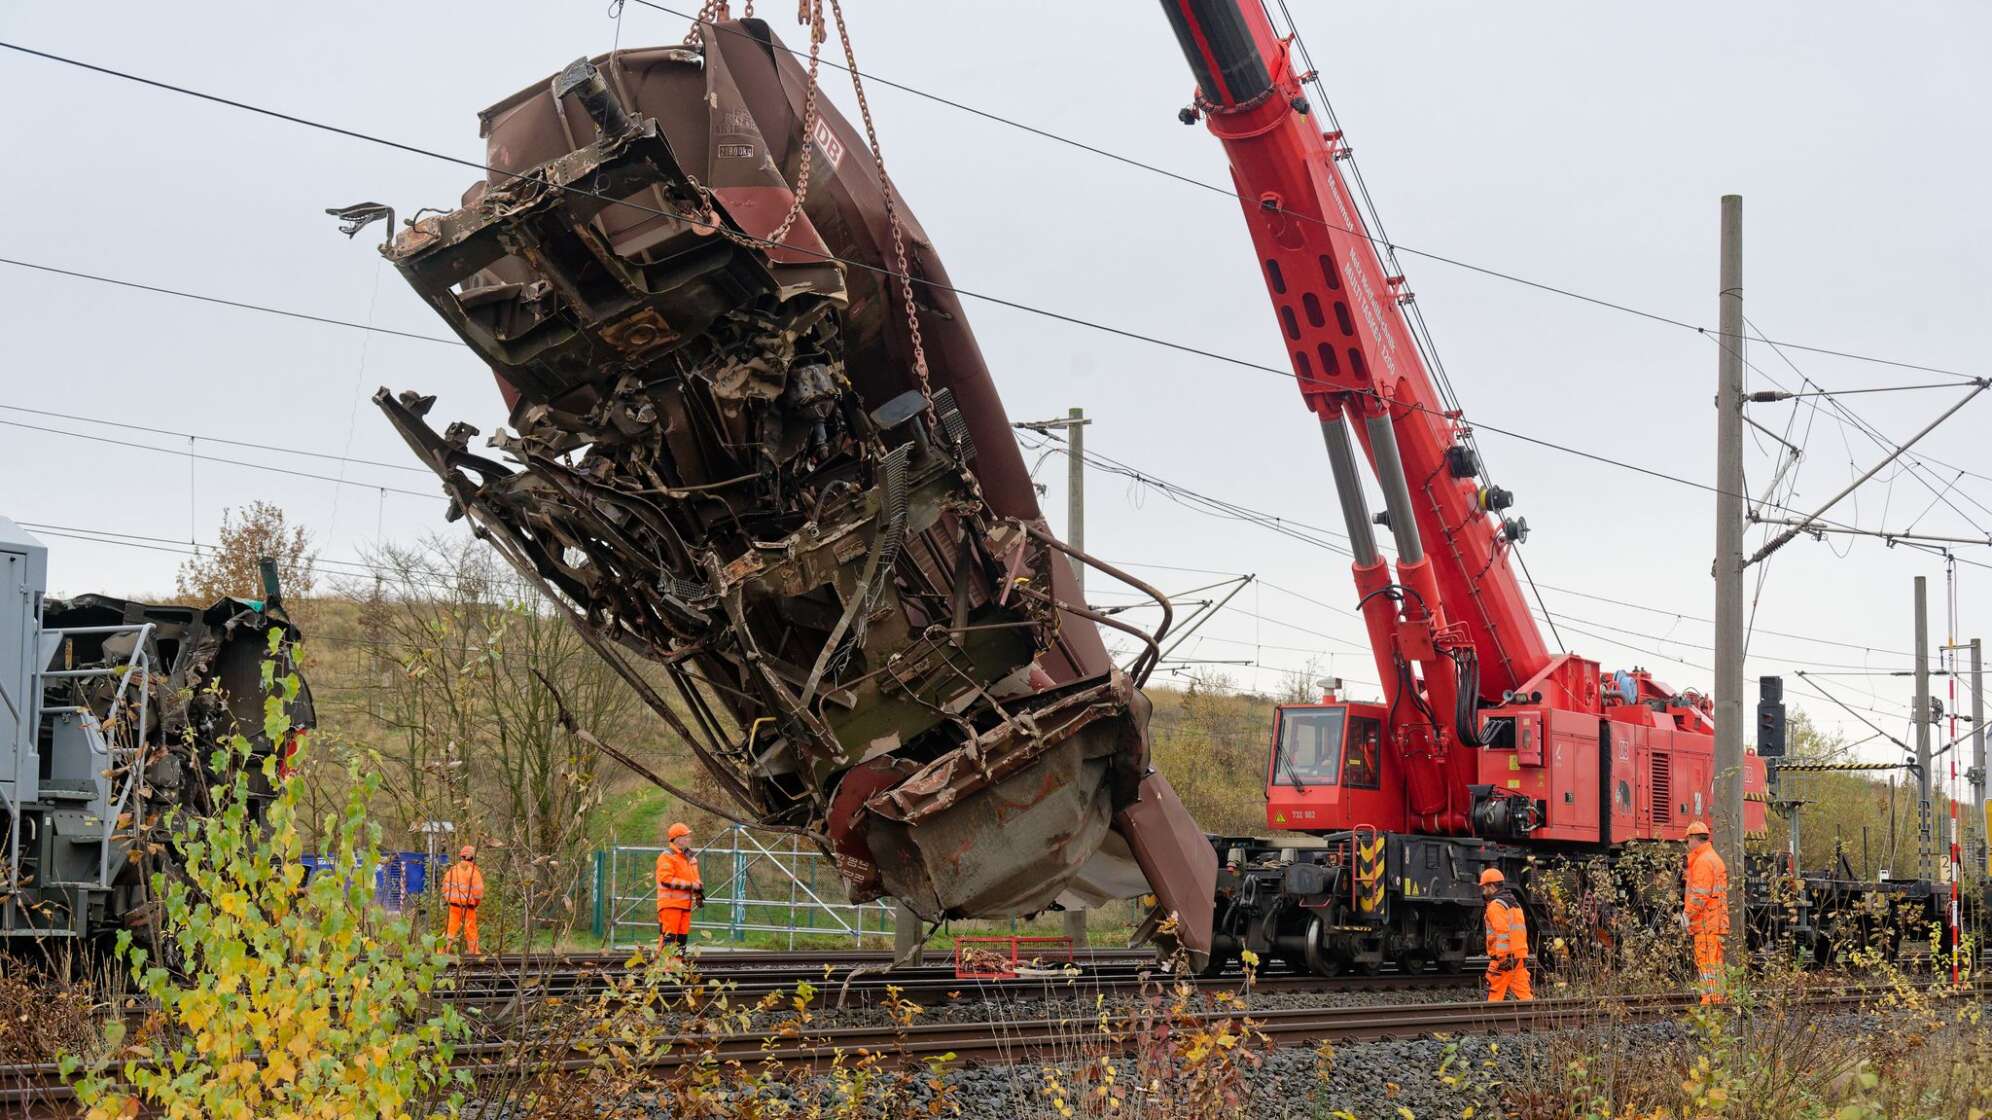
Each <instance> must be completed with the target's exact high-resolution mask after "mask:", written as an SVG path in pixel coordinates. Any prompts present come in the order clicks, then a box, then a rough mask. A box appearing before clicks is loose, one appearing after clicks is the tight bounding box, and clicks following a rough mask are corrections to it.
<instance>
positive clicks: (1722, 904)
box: [1684, 844, 1729, 933]
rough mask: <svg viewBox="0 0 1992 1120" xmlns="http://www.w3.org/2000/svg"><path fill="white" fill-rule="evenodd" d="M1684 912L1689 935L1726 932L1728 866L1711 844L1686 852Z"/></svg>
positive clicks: (1727, 922)
mask: <svg viewBox="0 0 1992 1120" xmlns="http://www.w3.org/2000/svg"><path fill="white" fill-rule="evenodd" d="M1684 909H1686V911H1687V914H1688V932H1689V933H1728V932H1729V867H1728V866H1727V865H1726V864H1724V863H1723V862H1722V857H1721V856H1719V855H1716V854H1715V845H1714V844H1703V845H1702V846H1701V847H1700V848H1698V849H1696V850H1695V851H1693V852H1690V853H1688V894H1687V899H1686V902H1685V906H1684Z"/></svg>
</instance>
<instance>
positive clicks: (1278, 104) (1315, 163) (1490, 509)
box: [1163, 0, 1552, 739]
mask: <svg viewBox="0 0 1992 1120" xmlns="http://www.w3.org/2000/svg"><path fill="white" fill-rule="evenodd" d="M1163 8H1164V10H1165V11H1166V12H1167V14H1168V17H1169V20H1170V23H1171V24H1172V25H1173V27H1174V29H1175V32H1176V38H1177V41H1178V43H1179V44H1180V45H1181V47H1182V49H1183V54H1184V56H1185V57H1186V58H1187V59H1188V61H1189V64H1190V69H1191V70H1192V72H1193V73H1194V74H1195V76H1196V80H1197V84H1198V87H1199V88H1198V93H1197V98H1196V103H1195V105H1194V107H1193V108H1191V109H1186V110H1185V111H1184V114H1183V115H1184V119H1185V121H1186V122H1188V121H1193V120H1195V119H1197V118H1198V117H1202V118H1204V119H1206V120H1208V122H1209V127H1210V131H1211V133H1212V134H1213V135H1215V136H1216V137H1217V138H1218V139H1219V140H1221V141H1222V142H1223V144H1224V148H1225V152H1226V154H1227V155H1228V156H1229V158H1230V163H1231V174H1232V180H1233V182H1234V183H1235V184H1236V188H1237V194H1238V198H1239V202H1240V204H1241V205H1242V207H1243V209H1244V213H1245V221H1246V224H1247V226H1248V227H1250V229H1251V233H1252V241H1253V244H1254V246H1255V247H1256V248H1257V249H1258V253H1259V260H1260V264H1261V269H1262V274H1263V279H1264V280H1265V283H1266V287H1267V291H1268V293H1269V294H1270V295H1271V297H1272V301H1273V306H1274V309H1275V312H1276V313H1277V315H1278V318H1279V325H1280V331H1281V335H1282V337H1283V341H1284V342H1285V344H1286V350H1287V356H1288V359H1289V360H1290V361H1291V362H1292V365H1293V371H1294V376H1295V378H1296V379H1297V381H1298V383H1299V386H1300V392H1301V397H1302V398H1303V400H1304V401H1305V402H1306V404H1307V407H1308V408H1309V409H1311V410H1312V411H1313V412H1314V414H1315V415H1316V416H1317V417H1318V418H1319V419H1320V423H1321V427H1322V433H1323V437H1324V439H1325V440H1326V442H1327V445H1328V451H1329V463H1330V466H1331V468H1332V469H1333V472H1334V477H1335V488H1336V491H1337V493H1338V495H1339V496H1340V500H1341V508H1342V513H1343V517H1344V520H1345V522H1346V523H1347V526H1348V533H1349V541H1350V547H1351V551H1352V552H1353V553H1354V558H1355V577H1356V584H1357V588H1358V590H1359V592H1360V594H1361V595H1362V597H1363V604H1364V606H1363V613H1364V618H1365V621H1366V625H1367V626H1368V628H1369V631H1370V640H1371V647H1372V651H1373V653H1374V655H1375V657H1376V660H1377V667H1378V670H1379V672H1380V673H1381V674H1382V676H1381V678H1380V679H1381V680H1382V681H1384V682H1385V687H1386V693H1387V699H1388V700H1390V701H1392V702H1397V701H1400V700H1401V701H1403V702H1405V703H1409V702H1411V700H1412V699H1413V698H1411V697H1408V696H1400V695H1399V694H1398V693H1399V691H1400V690H1401V689H1405V688H1409V687H1411V686H1410V684H1409V683H1408V682H1407V681H1405V678H1406V676H1407V674H1406V673H1405V672H1404V671H1403V668H1402V666H1404V665H1405V664H1406V663H1417V664H1419V665H1420V666H1421V667H1422V669H1423V670H1424V675H1423V679H1424V684H1425V695H1424V698H1423V699H1424V701H1425V702H1426V703H1429V704H1430V705H1431V706H1432V707H1433V708H1434V709H1435V710H1436V711H1437V712H1439V713H1446V712H1448V711H1449V710H1450V709H1451V708H1453V707H1456V706H1459V705H1460V704H1461V702H1462V701H1464V702H1465V703H1466V704H1468V705H1470V704H1472V703H1473V702H1474V701H1476V700H1479V701H1486V702H1489V703H1498V702H1500V700H1501V699H1502V697H1503V696H1504V695H1505V694H1506V693H1507V692H1508V691H1509V690H1512V689H1516V688H1519V687H1520V686H1521V685H1522V684H1523V683H1525V682H1526V681H1528V680H1530V679H1531V678H1533V677H1534V676H1536V675H1537V674H1538V673H1540V672H1541V671H1542V670H1543V669H1544V668H1545V667H1546V666H1547V665H1548V664H1549V663H1550V661H1551V659H1552V654H1551V653H1550V651H1549V649H1548V647H1547V646H1546V645H1545V644H1544V642H1543V638H1542V634H1541V632H1540V631H1539V630H1538V629H1537V626H1536V622H1535V619H1534V618H1533V617H1532V616H1531V615H1530V613H1529V608H1528V600H1527V598H1526V597H1525V595H1524V593H1523V590H1522V587H1521V585H1520V584H1519V583H1518V582H1517V580H1516V578H1515V574H1514V572H1513V570H1512V569H1511V567H1510V559H1511V551H1512V545H1513V544H1514V543H1515V541H1516V540H1518V539H1519V538H1520V537H1521V535H1522V534H1523V533H1524V532H1525V531H1526V529H1525V526H1524V525H1523V523H1521V522H1519V521H1509V520H1506V519H1504V518H1501V517H1499V516H1497V515H1498V514H1499V513H1500V511H1501V510H1502V509H1505V508H1506V507H1507V505H1508V503H1509V501H1510V500H1511V499H1510V496H1509V495H1508V494H1507V493H1506V492H1505V491H1502V490H1500V489H1498V488H1495V487H1491V486H1488V485H1486V484H1484V483H1482V482H1481V481H1480V477H1479V476H1480V470H1479V463H1478V462H1477V460H1476V455H1475V452H1474V451H1473V448H1472V446H1471V445H1470V443H1468V442H1467V441H1466V440H1465V439H1464V438H1463V436H1464V435H1465V434H1466V431H1465V426H1464V425H1463V423H1462V421H1461V419H1460V418H1459V416H1458V415H1456V414H1455V413H1453V412H1451V411H1449V410H1448V409H1447V408H1446V407H1445V405H1444V403H1443V398H1442V397H1441V396H1440V394H1439V392H1438V388H1437V386H1436V385H1435V384H1434V382H1433V379H1432V376H1431V373H1430V371H1429V370H1428V369H1427V368H1426V365H1425V363H1424V361H1423V359H1422V358H1421V356H1420V354H1419V351H1418V347H1417V346H1416V345H1415V344H1414V341H1413V336H1412V334H1411V331H1410V328H1409V324H1408V323H1407V321H1406V319H1405V317H1404V313H1403V310H1402V305H1403V304H1404V303H1407V302H1408V301H1409V300H1410V299H1411V294H1410V292H1409V291H1408V290H1407V289H1406V288H1405V285H1404V279H1403V277H1402V276H1394V275H1391V274H1389V272H1388V271H1387V269H1386V268H1385V266H1384V263H1383V260H1382V258H1381V257H1380V256H1379V255H1378V253H1377V251H1376V246H1375V244H1374V243H1373V242H1372V241H1371V239H1370V236H1369V234H1368V232H1367V231H1366V230H1365V227H1364V225H1363V221H1362V217H1361V214H1360V212H1359V211H1358V209H1357V207H1356V205H1355V200H1354V198H1353V196H1352V195H1351V193H1350V191H1349V187H1348V184H1347V183H1346V182H1345V181H1344V179H1343V177H1342V174H1341V172H1340V170H1339V168H1338V164H1339V163H1340V161H1341V160H1343V159H1344V158H1345V157H1346V156H1347V154H1348V151H1349V149H1348V145H1347V143H1346V142H1345V140H1344V138H1343V137H1342V136H1341V135H1340V134H1339V133H1337V132H1322V131H1321V130H1319V129H1318V128H1316V127H1315V118H1314V116H1313V113H1312V107H1311V106H1310V105H1309V104H1308V102H1307V100H1306V97H1305V95H1304V94H1303V92H1302V81H1303V80H1304V78H1303V76H1302V75H1299V74H1296V73H1295V71H1294V68H1293V64H1292V58H1291V55H1290V43H1289V42H1287V41H1283V40H1282V39H1281V38H1280V37H1279V35H1278V34H1277V33H1276V32H1275V31H1274V29H1273V27H1272V23H1271V21H1270V20H1269V19H1268V18H1267V16H1266V13H1265V11H1264V9H1263V7H1262V6H1261V5H1260V4H1259V3H1258V2H1257V0H1163ZM1351 429H1353V436H1354V439H1355V441H1356V442H1357V443H1359V444H1360V445H1361V447H1362V449H1363V451H1364V453H1365V455H1366V456H1367V457H1368V459H1369V461H1370V464H1371V467H1372V469H1373V470H1374V472H1375V475H1376V478H1377V481H1378V483H1379V484H1380V486H1381V488H1382V491H1383V494H1384V499H1385V505H1386V510H1385V515H1384V517H1383V518H1382V519H1381V520H1382V521H1383V522H1384V523H1385V524H1387V525H1388V526H1389V529H1390V531H1391V535H1392V537H1393V539H1394V543H1395V546H1396V552H1397V565H1396V567H1397V578H1396V580H1395V581H1394V582H1393V581H1392V579H1391V578H1390V574H1389V571H1388V569H1387V568H1386V566H1385V562H1384V560H1383V558H1382V556H1381V555H1380V553H1379V552H1378V550H1377V547H1376V544H1375V535H1374V533H1373V532H1372V530H1371V527H1370V524H1371V522H1370V517H1369V513H1368V509H1367V503H1366V500H1365V498H1364V496H1363V490H1362V485H1361V481H1360V479H1359V478H1358V477H1357V476H1356V473H1355V462H1354V456H1353V454H1352V453H1350V451H1349V449H1348V442H1349V439H1350V430H1351ZM1467 658H1474V659H1477V661H1478V664H1479V679H1478V682H1477V685H1478V687H1477V688H1473V689H1472V690H1471V691H1473V692H1475V693H1477V694H1478V695H1477V696H1468V697H1460V696H1458V695H1457V692H1458V687H1457V682H1458V681H1459V680H1460V678H1461V676H1462V675H1464V674H1463V673H1462V672H1461V671H1460V669H1461V668H1462V666H1463V663H1464V660H1465V659H1467ZM1466 683H1467V684H1469V685H1472V684H1473V683H1474V682H1472V681H1470V680H1469V681H1467V682H1466ZM1461 710H1462V711H1466V710H1467V709H1466V708H1462V709H1461ZM1443 722H1445V723H1448V724H1451V725H1454V726H1446V727H1445V728H1444V731H1445V732H1446V733H1451V732H1454V731H1460V732H1466V734H1464V735H1463V736H1462V737H1464V738H1468V739H1471V738H1473V737H1474V736H1473V735H1472V734H1471V733H1470V732H1468V727H1467V726H1461V721H1460V720H1457V719H1453V720H1448V721H1443Z"/></svg>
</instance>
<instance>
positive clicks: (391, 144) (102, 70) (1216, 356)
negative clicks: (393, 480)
mask: <svg viewBox="0 0 1992 1120" xmlns="http://www.w3.org/2000/svg"><path fill="white" fill-rule="evenodd" d="M0 47H4V48H6V49H9V50H13V51H16V52H18V53H21V54H25V55H29V56H33V57H36V58H40V59H44V60H47V61H51V62H56V63H61V64H65V65H69V66H74V67H78V68H81V69H84V70H87V71H90V72H93V73H97V74H101V75H105V76H109V77H114V78H118V79H121V80H126V81H131V82H136V83H138V84H141V85H145V86H149V87H152V88H156V89H160V90H164V91H168V92H172V93H176V94H180V95H182V96H187V97H193V98H197V99H200V100H204V101H208V102H211V103H214V104H219V105H223V106H226V107H229V108H234V109H237V110H240V111H244V112H249V113H254V114H258V115H261V116H265V117H269V118H272V119H276V120H280V121H284V122H288V123H291V124H295V125H299V126H301V127H307V128H313V129H319V130H323V131H326V132H330V133H333V134H335V135H339V136H344V137H348V138H351V139H355V140H360V141H364V142H368V143H373V144H379V145H383V146H385V147H388V148H391V149H394V150H397V151H401V152H406V153H410V154H415V155H421V156H424V157H427V158H432V159H438V160H443V161H446V162H450V163H454V164H458V165H461V166H465V167H471V168H476V169H478V170H482V171H485V172H486V173H488V174H493V175H499V176H504V177H506V178H521V177H523V175H522V173H519V172H512V171H506V170H504V169H502V168H497V167H493V166H491V165H488V164H485V163H482V162H480V161H477V160H471V159H465V158H463V157H459V156H452V155H449V154H447V153H444V152H438V151H434V150H431V149H427V148H422V147H419V146H417V145H413V144H407V143H403V142H400V141H395V140H390V139H386V138H383V137H378V136H374V135H371V134H368V133H364V132H360V131H358V130H355V129H349V128H344V127H340V126H337V125H331V124H326V123H323V122H319V121H313V120H310V119H308V118H305V117H300V116H296V115H294V114H290V113H284V112H280V111H277V110H274V109H268V108H264V107H261V106H257V105H252V104H249V103H247V102H243V101H238V100H235V99H233V98H228V97H223V96H220V95H216V94H210V93H205V92H202V91H199V90H193V89H189V88H187V87H184V86H179V85H175V84H172V83H169V82H164V81H159V80H157V79H152V78H146V77H142V76H139V75H136V74H132V73H129V72H127V71H123V70H118V69H115V68H112V67H106V66H99V65H96V64H93V63H89V62H84V61H82V60H79V59H73V58H68V57H66V56H63V55H58V54H54V53H51V52H47V51H41V50H36V49H34V48H30V47H25V46H21V45H19V44H15V43H10V42H6V41H0ZM559 189H561V190H562V191H565V192H568V193H574V194H578V195H582V196H584V197H590V198H594V199H596V200H597V201H600V202H603V203H605V204H607V205H610V206H619V207H624V208H629V209H634V210H637V211H639V212H642V213H646V214H650V215H653V216H662V217H669V218H673V219H674V220H678V221H682V222H685V223H687V224H690V225H693V226H700V227H704V228H712V229H715V230H718V229H719V228H721V227H720V226H719V225H717V224H715V223H710V222H705V221H703V220H701V219H698V218H694V217H691V216H688V215H683V214H679V213H676V212H675V211H672V212H666V211H662V210H657V209H655V208H653V207H650V206H647V205H644V204H641V203H635V202H630V201H627V200H621V199H611V198H608V197H607V196H604V195H601V194H599V193H597V192H593V191H589V190H587V189H585V188H580V187H575V186H572V185H565V184H561V185H559ZM746 240H748V241H751V242H755V243H758V244H762V245H763V246H765V247H769V248H773V247H775V246H774V245H773V244H772V243H768V242H766V241H765V240H764V239H759V238H753V237H751V236H749V237H746ZM1395 247H1396V248H1400V249H1401V248H1404V247H1403V246H1395ZM785 248H787V249H789V250H790V251H793V252H797V253H801V254H803V255H804V256H809V257H813V258H818V259H821V260H824V261H827V262H833V263H842V264H846V265H849V266H851V267H853V268H857V269H861V270H864V271H867V272H871V273H875V274H877V275H879V276H881V277H886V278H892V279H900V280H910V281H911V282H913V283H917V284H921V285H924V286H926V287H928V288H931V289H937V290H943V291H948V292H951V293H953V294H955V295H957V296H961V297H965V298H970V299H975V300H980V301H983V302H988V303H993V304H996V305H998V306H1003V307H1008V308H1011V309H1013V310H1018V311H1024V312H1028V313H1031V314H1035V315H1039V316H1042V317H1045V318H1049V319H1052V320H1055V321H1059V322H1064V323H1068V324H1071V325H1074V326H1082V327H1088V328H1091V329H1095V330H1099V331H1102V332H1105V333H1108V334H1112V335H1115V336H1118V337H1123V338H1128V339H1131V340H1135V341H1141V342H1146V343H1149V344H1152V345H1156V346H1160V347H1163V348H1166V349H1170V350H1175V351H1178V352H1182V353H1188V354H1192V355H1195V356H1199V357H1205V358H1210V359H1212V360H1215V361H1219V362H1223V363H1225V364H1229V365H1233V366H1238V367H1241V368H1247V369H1252V370H1256V371H1259V372H1264V373H1270V374H1273V375H1275V376H1279V377H1285V378H1293V377H1294V374H1293V373H1292V371H1290V370H1285V369H1279V368H1276V367H1273V366H1268V365H1264V364H1262V363H1259V362H1255V361H1251V360H1249V359H1244V358H1239V357H1235V356H1233V355H1227V354H1223V353H1219V352H1216V351H1211V350H1207V349H1204V348H1202V347H1197V346H1191V345H1188V344H1185V343H1180V342H1175V341H1172V340H1168V339H1163V338H1160V337H1157V336H1154V335H1148V334H1144V333H1142V332H1139V331H1133V330H1129V329H1127V328H1122V327H1116V326H1112V325H1110V324H1105V323H1100V322H1097V321H1093V320H1088V319H1084V318H1081V317H1078V316H1073V315H1067V314H1064V313H1062V312H1058V311H1053V310H1050V309H1048V308H1041V307H1035V306H1032V305H1029V304H1024V303H1021V302H1018V301H1015V300H1010V299H1006V298H1004V297H999V296H993V295H988V294H985V293H979V292H974V291H970V290H968V289H964V288H959V287H955V286H953V285H948V284H942V283H939V282H936V281H932V280H928V279H924V278H921V277H917V276H902V275H901V274H899V273H896V272H893V271H892V270H891V269H888V268H884V267H881V266H877V265H872V264H869V263H867V262H863V261H855V260H849V259H846V258H842V257H838V256H836V255H835V254H832V253H828V252H823V251H819V250H811V249H805V248H798V247H794V246H785ZM1406 251H1410V250H1408V249H1407V250H1406ZM0 263H10V264H11V263H18V262H14V261H12V260H7V259H4V258H0ZM30 267H43V266H30ZM47 270H48V271H65V272H66V271H67V270H58V269H47ZM70 274H71V275H83V274H80V273H70ZM85 278H88V279H99V278H98V277H94V276H86V277H85ZM133 286H139V285H133ZM169 294H176V295H184V294H187V293H182V292H172V293H169ZM213 302H229V301H220V300H216V301H213ZM340 325H345V326H353V327H356V328H357V329H368V328H366V327H364V326H362V325H359V324H351V323H341V324H340ZM1683 325H1687V326H1692V324H1683ZM1693 329H1695V330H1696V331H1697V332H1698V333H1701V334H1709V333H1711V332H1709V331H1708V330H1706V329H1704V328H1699V327H1696V328H1693ZM1715 333H1717V334H1718V336H1719V333H1720V332H1715ZM423 337H425V338H428V340H430V341H436V340H435V339H433V338H430V337H429V336H423ZM1782 345H1787V346H1790V347H1792V348H1795V349H1815V350H1816V349H1818V348H1808V347H1802V346H1799V345H1798V344H1795V343H1785V344H1782ZM1820 352H1825V351H1823V350H1821V351H1820ZM1895 364H1901V363H1895ZM1914 368H1920V369H1924V370H1926V371H1927V372H1937V373H1945V374H1951V375H1953V376H1960V377H1971V376H1972V375H1969V374H1961V373H1956V372H1955V371H1949V370H1939V369H1935V368H1933V367H1921V366H1918V367H1914ZM1973 379H1974V380H1976V378H1973ZM1400 403H1401V402H1400ZM1412 407H1420V406H1412ZM1426 411H1433V410H1430V409H1426ZM1453 411H1454V412H1455V413H1457V412H1458V411H1459V410H1453ZM1458 419H1459V420H1460V421H1461V422H1462V423H1463V424H1466V425H1468V426H1469V427H1471V428H1473V429H1475V430H1480V429H1484V430H1487V431H1492V432H1497V433H1499V434H1502V435H1506V436H1508V437H1510V438H1514V439H1520V440H1522V441H1524V442H1528V443H1532V444H1537V445H1540V446H1544V447H1549V448H1555V449H1557V450H1559V451H1563V452H1566V453H1570V454H1574V455H1578V456H1581V457H1583V458H1586V459H1590V460H1592V461H1595V462H1599V463H1605V464H1608V465H1611V466H1614V467H1618V468H1621V469H1626V470H1631V471H1635V472H1637V473H1640V474H1645V475H1649V476H1652V477H1655V478H1663V479H1669V480H1671V481H1675V482H1683V483H1686V484H1688V485H1693V486H1697V487H1700V488H1702V489H1708V490H1711V491H1713V490H1715V489H1716V488H1715V487H1712V486H1709V485H1707V484H1703V483H1693V482H1689V481H1688V480H1685V479H1680V478H1678V477H1675V476H1671V475H1668V474H1667V473H1666V472H1664V471H1658V470H1655V469H1653V468H1648V467H1641V466H1637V465H1635V464H1631V463H1626V462H1623V461H1620V460H1616V459H1613V458H1611V457H1609V456H1605V455H1601V454H1598V453H1596V452H1589V451H1583V450H1580V449H1577V448H1573V447H1569V446H1567V445H1562V444H1559V443H1557V442H1555V441H1552V440H1545V439H1540V438H1538V437H1533V436H1527V435H1524V434H1522V433H1519V432H1515V431H1512V430H1509V429H1504V428H1501V427H1497V426H1495V425H1492V424H1488V423H1485V422H1482V421H1478V420H1475V419H1472V418H1468V417H1466V416H1464V415H1463V414H1460V415H1459V416H1458ZM1791 512H1798V511H1795V510H1794V511H1791Z"/></svg>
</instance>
